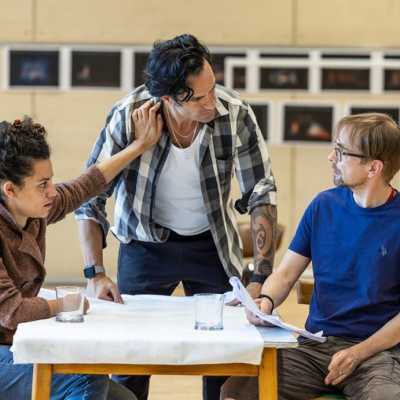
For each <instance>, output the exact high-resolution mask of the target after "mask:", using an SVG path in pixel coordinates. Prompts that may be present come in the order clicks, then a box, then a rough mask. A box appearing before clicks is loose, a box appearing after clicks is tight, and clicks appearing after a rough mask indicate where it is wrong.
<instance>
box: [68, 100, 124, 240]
mask: <svg viewBox="0 0 400 400" xmlns="http://www.w3.org/2000/svg"><path fill="white" fill-rule="evenodd" d="M129 115H130V113H129V110H127V109H124V108H123V109H120V108H118V106H116V107H114V108H113V110H111V112H110V114H109V115H108V118H107V121H106V124H105V126H104V128H103V129H102V130H101V132H100V135H99V137H98V138H97V141H96V143H95V145H94V146H93V149H92V151H91V154H90V156H89V159H88V161H87V163H86V167H90V166H91V165H93V164H96V163H98V162H100V161H102V160H105V159H107V158H110V157H111V156H113V155H114V154H116V153H118V152H119V151H121V150H122V149H123V148H124V147H125V146H126V145H127V143H128V138H127V132H128V131H129V130H130V126H127V125H128V124H129ZM118 179H119V176H117V177H116V178H115V179H114V180H113V181H112V182H111V183H110V184H109V185H108V187H107V190H105V191H104V192H103V193H101V194H99V195H98V196H96V197H93V198H92V199H90V200H89V201H87V202H86V203H84V204H82V205H81V206H80V207H79V208H78V209H77V210H76V211H75V218H76V219H77V220H85V219H86V220H93V221H95V222H96V223H98V224H99V225H100V227H101V229H102V232H103V247H105V246H106V237H107V234H108V231H109V229H110V224H109V222H108V219H107V212H106V202H107V199H108V198H109V197H110V196H112V194H113V192H114V188H115V185H116V184H117V181H118Z"/></svg>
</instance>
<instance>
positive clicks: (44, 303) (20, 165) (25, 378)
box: [0, 105, 161, 400]
mask: <svg viewBox="0 0 400 400" xmlns="http://www.w3.org/2000/svg"><path fill="white" fill-rule="evenodd" d="M158 107H159V105H155V106H153V108H154V110H153V111H157V109H158ZM153 114H154V118H157V117H156V116H155V112H153ZM158 122H159V121H158ZM160 131H161V129H158V130H157V131H152V132H145V133H144V134H142V135H141V137H136V138H135V140H133V142H132V143H131V144H130V145H129V146H128V147H126V148H125V149H124V150H121V151H120V152H119V153H117V154H115V155H114V156H113V157H111V158H108V159H106V160H104V161H102V162H99V163H98V164H96V165H94V166H91V167H90V168H89V169H88V170H87V171H86V172H84V173H83V174H82V175H81V176H79V177H78V178H76V179H74V180H72V181H69V182H67V183H62V184H53V182H52V177H53V169H52V164H51V161H50V149H49V145H48V143H47V141H46V131H45V128H44V127H43V126H41V125H40V124H37V123H34V122H33V121H32V120H31V119H30V118H27V117H25V119H23V120H22V121H21V120H16V121H14V122H13V123H9V122H6V121H3V122H1V123H0V400H3V399H4V400H10V399H18V400H25V399H26V400H28V399H30V398H31V386H32V365H14V364H13V356H12V353H11V352H10V345H11V344H12V340H13V335H14V333H15V331H16V328H17V326H18V324H19V323H21V322H27V321H34V320H39V319H44V318H50V317H53V316H55V315H56V314H57V312H58V310H59V304H58V302H57V300H46V299H44V298H41V297H39V296H38V293H39V290H40V288H41V286H42V284H43V281H44V278H45V276H46V271H45V269H44V259H45V246H46V227H47V225H48V224H52V223H55V222H58V221H60V220H62V219H63V218H64V217H65V215H66V214H68V213H70V212H72V211H73V210H75V209H76V208H77V207H79V206H80V205H81V204H82V203H83V202H85V201H87V200H88V199H89V198H91V197H93V196H95V195H97V194H99V193H101V192H103V191H104V190H105V188H106V187H107V185H108V183H109V182H110V181H111V180H112V179H113V178H114V177H115V176H117V175H118V174H119V172H121V170H122V169H123V168H124V167H125V166H126V165H127V164H128V163H129V162H131V161H132V160H134V159H135V158H137V157H139V156H140V155H141V154H142V153H143V152H144V151H146V150H147V149H149V148H150V147H152V146H153V145H154V144H155V143H156V142H157V141H158V139H159V135H160ZM51 393H52V395H51V399H52V400H56V399H57V400H61V399H68V400H75V399H86V400H105V399H111V398H112V399H123V400H128V399H130V400H131V399H135V396H134V395H133V394H132V392H130V391H128V390H126V389H125V388H123V387H122V386H120V385H118V384H117V383H115V382H112V381H110V380H109V378H108V376H101V375H97V376H96V375H61V374H58V375H57V374H56V375H54V376H53V380H52V387H51Z"/></svg>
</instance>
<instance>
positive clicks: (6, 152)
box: [0, 117, 50, 186]
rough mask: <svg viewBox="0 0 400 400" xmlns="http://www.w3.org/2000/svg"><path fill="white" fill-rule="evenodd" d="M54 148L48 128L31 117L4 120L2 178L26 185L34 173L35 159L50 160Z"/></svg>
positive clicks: (0, 147) (0, 126) (0, 143)
mask: <svg viewBox="0 0 400 400" xmlns="http://www.w3.org/2000/svg"><path fill="white" fill-rule="evenodd" d="M49 158H50V147H49V145H48V143H47V141H46V130H45V128H44V127H43V126H42V125H40V124H38V123H35V122H33V121H32V119H31V118H29V117H24V119H23V120H19V119H16V120H15V121H14V122H13V123H10V122H7V121H3V122H0V180H1V181H3V180H9V181H11V182H13V183H15V184H16V185H19V186H22V185H23V180H24V178H25V177H27V176H31V175H32V170H33V161H34V160H48V159H49Z"/></svg>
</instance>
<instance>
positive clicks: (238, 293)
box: [229, 277, 326, 343]
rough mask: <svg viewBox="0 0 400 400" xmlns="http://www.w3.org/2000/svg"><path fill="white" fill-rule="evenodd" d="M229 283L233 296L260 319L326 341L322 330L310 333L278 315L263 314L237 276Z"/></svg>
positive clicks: (321, 341) (319, 340)
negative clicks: (286, 321) (284, 320)
mask: <svg viewBox="0 0 400 400" xmlns="http://www.w3.org/2000/svg"><path fill="white" fill-rule="evenodd" d="M229 283H230V284H231V285H232V288H233V293H234V295H235V297H236V298H237V299H238V300H239V301H240V302H241V303H242V304H243V306H244V307H246V309H247V310H249V311H250V312H251V313H253V314H254V315H255V316H256V317H257V318H259V319H260V320H262V321H266V322H268V323H270V324H272V325H275V326H278V327H280V328H283V329H286V330H289V331H291V332H295V333H297V334H299V335H301V336H304V337H306V338H308V339H312V340H316V341H317V342H320V343H323V342H325V341H326V338H325V337H323V336H322V335H323V332H322V331H320V332H317V333H311V332H308V331H306V330H305V329H300V328H297V327H296V326H293V325H290V324H287V323H285V322H283V321H282V320H281V319H280V317H279V316H278V315H268V314H264V313H262V312H261V311H260V309H259V308H258V306H257V304H256V303H255V302H254V300H253V299H252V298H251V296H250V295H249V293H248V292H247V290H246V288H245V287H244V286H243V285H242V282H240V280H239V279H238V278H237V277H232V278H230V279H229Z"/></svg>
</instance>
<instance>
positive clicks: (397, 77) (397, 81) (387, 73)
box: [383, 69, 400, 91]
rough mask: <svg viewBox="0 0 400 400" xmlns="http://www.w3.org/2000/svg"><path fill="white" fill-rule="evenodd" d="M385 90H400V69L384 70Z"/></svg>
mask: <svg viewBox="0 0 400 400" xmlns="http://www.w3.org/2000/svg"><path fill="white" fill-rule="evenodd" d="M383 87H384V90H387V91H392V90H393V91H399V90H400V69H385V70H384V83H383Z"/></svg>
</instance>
